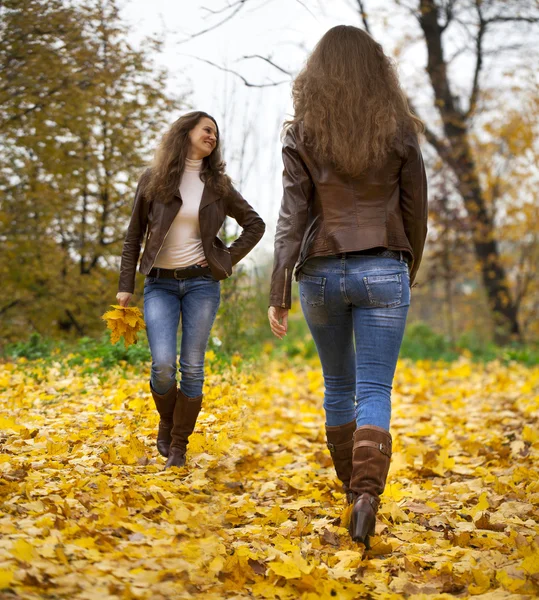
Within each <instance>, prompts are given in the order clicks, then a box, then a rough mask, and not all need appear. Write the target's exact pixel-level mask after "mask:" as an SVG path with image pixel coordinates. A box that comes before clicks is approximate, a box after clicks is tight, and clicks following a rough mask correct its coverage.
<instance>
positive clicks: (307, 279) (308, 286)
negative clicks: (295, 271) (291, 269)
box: [299, 273, 326, 306]
mask: <svg viewBox="0 0 539 600" xmlns="http://www.w3.org/2000/svg"><path fill="white" fill-rule="evenodd" d="M325 289H326V278H325V277H313V276H312V275H304V274H303V273H301V274H300V276H299V290H300V293H301V297H302V299H303V300H305V302H306V303H307V304H309V305H310V306H321V305H322V304H324V293H325Z"/></svg>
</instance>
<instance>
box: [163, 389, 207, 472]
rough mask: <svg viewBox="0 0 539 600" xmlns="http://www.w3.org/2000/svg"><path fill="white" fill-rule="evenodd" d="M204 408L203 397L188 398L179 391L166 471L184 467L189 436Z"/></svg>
mask: <svg viewBox="0 0 539 600" xmlns="http://www.w3.org/2000/svg"><path fill="white" fill-rule="evenodd" d="M201 407H202V395H200V396H197V397H196V398H188V397H187V396H186V395H185V394H184V393H183V392H182V391H181V390H178V398H177V400H176V408H175V409H174V426H173V427H172V442H171V444H170V451H169V455H168V460H167V464H166V465H165V469H168V468H169V467H183V466H184V465H185V452H186V451H187V443H188V441H189V436H190V435H191V434H192V433H193V430H194V429H195V424H196V422H197V418H198V413H199V412H200V409H201Z"/></svg>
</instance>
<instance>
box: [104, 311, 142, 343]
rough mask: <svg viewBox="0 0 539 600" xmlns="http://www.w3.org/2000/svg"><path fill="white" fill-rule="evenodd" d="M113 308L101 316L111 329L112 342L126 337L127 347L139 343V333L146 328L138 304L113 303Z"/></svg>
mask: <svg viewBox="0 0 539 600" xmlns="http://www.w3.org/2000/svg"><path fill="white" fill-rule="evenodd" d="M111 308H112V309H113V310H109V311H108V312H106V313H105V314H104V315H103V316H102V317H101V318H102V319H103V320H104V321H106V323H107V327H108V329H110V342H111V344H115V343H116V342H118V341H119V340H120V338H121V337H123V338H124V344H125V347H126V348H129V346H130V345H131V344H136V343H137V333H138V332H139V331H141V330H142V329H146V325H145V323H144V319H143V317H142V313H141V312H140V309H139V308H137V307H136V306H119V305H116V304H112V305H111Z"/></svg>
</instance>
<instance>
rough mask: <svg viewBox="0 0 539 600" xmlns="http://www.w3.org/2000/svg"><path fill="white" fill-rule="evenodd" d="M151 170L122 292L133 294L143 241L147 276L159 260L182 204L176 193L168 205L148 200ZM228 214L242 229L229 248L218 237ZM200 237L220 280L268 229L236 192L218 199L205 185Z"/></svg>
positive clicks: (138, 201)
mask: <svg viewBox="0 0 539 600" xmlns="http://www.w3.org/2000/svg"><path fill="white" fill-rule="evenodd" d="M148 175H149V171H145V172H144V173H143V175H142V177H141V178H140V181H139V184H138V187H137V191H136V193H135V202H134V204H133V212H132V214H131V220H130V221H129V227H128V228H127V235H126V237H125V242H124V247H123V251H122V262H121V265H120V282H119V286H118V287H119V291H120V292H130V293H133V291H134V289H135V272H136V270H137V263H138V259H139V255H140V248H141V245H142V240H143V239H144V238H146V243H145V246H144V252H143V254H142V259H141V261H140V272H141V273H143V274H144V275H147V274H148V273H149V272H150V270H151V268H152V267H153V263H154V262H155V259H156V257H157V254H158V252H159V250H160V249H161V246H162V245H163V241H164V239H165V236H166V235H167V232H168V230H169V229H170V226H171V225H172V221H174V218H175V217H176V215H177V214H178V211H179V210H180V207H181V205H182V198H181V196H180V192H179V191H178V192H176V194H175V195H174V197H173V199H172V200H171V202H169V203H163V202H155V201H153V200H150V201H148V199H147V198H145V197H144V184H145V182H146V181H147V177H148ZM227 215H229V216H231V217H233V218H234V219H236V221H237V222H238V224H239V225H240V227H242V228H243V231H242V232H241V235H240V236H239V237H238V239H237V240H235V241H234V242H233V243H232V244H231V246H230V247H229V248H227V247H226V245H225V244H224V242H222V241H221V240H220V239H219V238H218V237H217V234H218V232H219V229H221V226H222V224H223V223H224V221H225V217H226V216H227ZM199 222H200V236H201V238H202V246H203V248H204V254H205V256H206V260H207V261H208V265H209V267H210V270H211V274H212V275H213V277H215V279H217V280H221V279H226V278H227V277H230V275H231V274H232V267H233V266H234V265H235V264H236V263H238V262H239V261H240V260H241V259H242V258H243V257H244V256H245V255H246V254H248V253H249V252H250V251H251V250H252V249H253V248H254V247H255V246H256V244H257V243H258V242H259V241H260V239H261V238H262V236H263V235H264V230H265V228H266V226H265V224H264V221H262V219H261V218H260V217H259V216H258V214H257V213H256V212H255V211H254V209H253V208H252V207H251V206H250V205H249V204H248V202H247V201H246V200H244V198H243V197H242V196H241V194H240V193H239V192H237V191H236V190H234V189H233V190H232V192H231V193H230V195H229V196H227V197H221V196H218V195H217V194H216V193H215V192H214V191H212V190H210V189H209V188H208V186H204V191H203V193H202V199H201V201H200V209H199Z"/></svg>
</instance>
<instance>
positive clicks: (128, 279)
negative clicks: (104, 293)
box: [118, 171, 148, 294]
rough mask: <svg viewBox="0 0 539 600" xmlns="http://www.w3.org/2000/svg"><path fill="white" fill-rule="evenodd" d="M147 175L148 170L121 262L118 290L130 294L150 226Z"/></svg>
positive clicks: (140, 183)
mask: <svg viewBox="0 0 539 600" xmlns="http://www.w3.org/2000/svg"><path fill="white" fill-rule="evenodd" d="M147 177H148V171H146V172H145V173H144V174H143V175H142V177H141V178H140V180H139V183H138V185H137V191H136V192H135V201H134V202H133V210H132V212H131V219H130V220H129V226H128V227H127V234H126V236H125V241H124V246H123V250H122V260H121V263H120V281H119V285H118V291H120V292H129V293H130V294H132V293H133V292H134V291H135V274H136V272H137V264H138V259H139V256H140V248H141V246H142V240H143V239H144V235H145V233H146V228H147V226H148V202H147V201H146V200H145V198H144V185H145V183H146V181H147Z"/></svg>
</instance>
